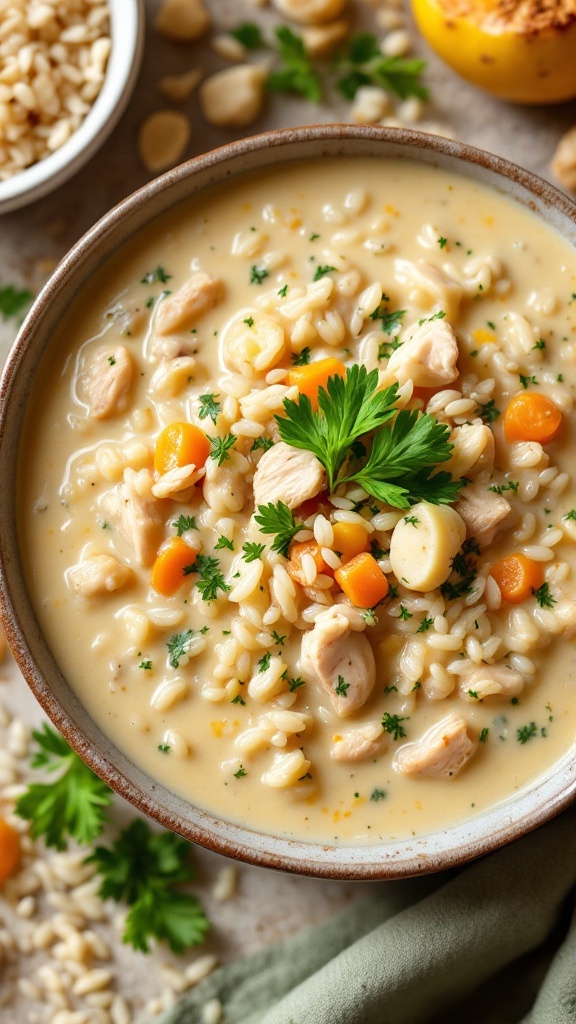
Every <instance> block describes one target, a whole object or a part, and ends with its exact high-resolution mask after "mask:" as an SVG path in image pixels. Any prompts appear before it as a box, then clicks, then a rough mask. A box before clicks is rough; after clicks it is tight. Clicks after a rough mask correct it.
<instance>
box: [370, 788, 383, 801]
mask: <svg viewBox="0 0 576 1024" xmlns="http://www.w3.org/2000/svg"><path fill="white" fill-rule="evenodd" d="M385 796H386V792H385V790H383V789H373V790H372V792H371V794H370V799H371V800H373V801H374V803H378V801H379V800H383V799H384V797H385Z"/></svg>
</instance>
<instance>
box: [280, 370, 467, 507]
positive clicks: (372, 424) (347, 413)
mask: <svg viewBox="0 0 576 1024" xmlns="http://www.w3.org/2000/svg"><path fill="white" fill-rule="evenodd" d="M377 387H378V371H377V370H371V372H370V373H368V372H367V371H366V367H365V366H359V365H358V364H355V365H354V366H352V367H350V368H349V369H347V371H346V377H345V378H344V379H343V378H342V377H338V376H335V377H330V378H329V379H328V382H327V384H326V389H324V388H319V390H318V406H319V409H318V411H317V412H314V410H313V408H312V403H311V402H310V399H309V398H308V396H307V395H303V394H302V395H300V398H299V401H298V402H294V401H292V400H291V399H284V403H283V404H284V413H285V415H283V416H276V422H277V424H278V428H279V432H280V437H281V438H282V440H283V441H286V443H287V444H290V445H292V446H293V447H294V448H302V449H304V451H311V452H313V453H314V455H316V457H317V458H318V459H319V460H320V462H321V463H322V465H323V466H324V468H325V469H326V473H327V476H328V485H329V488H330V491H333V490H334V485H335V482H336V477H337V474H338V471H339V470H340V468H341V467H342V464H343V462H344V460H345V458H346V456H347V454H348V449H349V448H350V446H351V444H352V443H353V442H354V441H356V440H357V439H358V438H359V437H360V436H361V435H362V434H366V433H368V431H370V430H374V429H375V428H376V427H379V426H381V425H382V424H383V423H385V422H386V420H389V419H390V418H391V416H393V415H394V412H395V410H394V402H395V401H396V398H397V394H398V385H397V384H393V385H392V386H391V387H389V388H386V389H385V390H384V391H376V388H377ZM446 430H447V428H446Z"/></svg>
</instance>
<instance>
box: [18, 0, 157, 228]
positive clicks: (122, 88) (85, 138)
mask: <svg viewBox="0 0 576 1024" xmlns="http://www.w3.org/2000/svg"><path fill="white" fill-rule="evenodd" d="M108 4H109V7H110V22H111V36H112V49H111V51H110V56H109V58H108V65H107V68H106V76H105V79H104V84H103V86H102V89H101V90H100V92H99V94H98V96H97V97H96V100H95V101H94V103H93V104H92V106H91V108H90V110H89V112H88V114H87V115H86V117H85V118H84V120H83V121H82V124H81V125H80V127H79V128H78V129H77V131H75V132H74V133H73V135H71V136H70V138H69V139H68V141H67V142H65V143H64V145H63V146H61V147H60V149H57V150H55V152H54V153H51V154H50V156H47V157H45V159H44V160H39V161H38V163H35V164H32V165H31V166H30V167H27V168H26V169H25V170H23V171H20V173H19V174H15V175H13V177H11V178H8V179H7V180H6V181H0V214H2V213H9V212H10V211H11V210H17V209H18V208H19V207H21V206H27V205H28V204H29V203H33V202H34V201H35V200H36V199H41V197H42V196H45V195H47V194H48V193H49V192H52V191H53V190H54V189H56V188H58V187H59V186H60V185H63V184H64V182H65V181H68V179H69V178H71V177H72V175H74V174H76V172H77V171H79V170H80V168H81V167H83V166H84V164H85V163H87V161H88V160H89V159H90V157H91V156H93V155H94V153H95V152H96V150H97V149H99V148H100V146H101V145H102V143H103V142H104V140H105V139H106V138H107V137H108V136H109V135H110V132H111V131H112V129H113V128H114V127H115V126H116V124H117V123H118V121H119V119H120V117H121V115H122V113H123V112H124V110H125V108H126V105H127V103H128V100H129V99H130V96H131V95H132V91H133V89H134V85H135V84H136V79H137V77H138V71H139V69H140V64H141V61H142V52H143V49H144V25H145V18H144V6H143V0H108Z"/></svg>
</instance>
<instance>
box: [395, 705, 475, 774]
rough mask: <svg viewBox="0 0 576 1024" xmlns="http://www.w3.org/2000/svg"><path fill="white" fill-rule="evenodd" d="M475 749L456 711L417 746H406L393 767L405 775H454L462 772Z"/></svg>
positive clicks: (416, 744) (402, 747) (396, 758)
mask: <svg viewBox="0 0 576 1024" xmlns="http://www.w3.org/2000/svg"><path fill="white" fill-rule="evenodd" d="M475 749H476V744H475V743H474V741H473V740H472V739H471V738H470V736H469V735H468V728H467V725H466V722H465V721H464V719H463V718H461V717H460V715H457V714H456V713H455V712H452V713H451V714H449V715H447V717H446V718H443V719H442V721H441V722H438V723H437V725H434V726H432V728H431V729H428V731H427V732H425V733H424V735H423V736H422V737H421V738H420V739H419V740H418V741H417V742H416V743H405V744H403V746H401V747H400V749H399V750H398V751H397V752H396V756H395V757H394V760H393V762H392V764H393V767H394V768H395V770H396V771H397V772H400V774H401V775H425V776H429V777H430V778H435V777H438V776H452V775H456V774H457V773H458V772H459V771H461V770H462V768H463V767H464V765H465V764H466V762H467V761H468V760H469V758H470V757H471V756H472V754H473V753H474V751H475Z"/></svg>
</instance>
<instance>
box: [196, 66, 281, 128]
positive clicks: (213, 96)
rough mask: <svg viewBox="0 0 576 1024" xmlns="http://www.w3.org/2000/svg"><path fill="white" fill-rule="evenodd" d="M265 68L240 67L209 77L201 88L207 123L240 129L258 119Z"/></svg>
mask: <svg viewBox="0 0 576 1024" xmlns="http://www.w3.org/2000/svg"><path fill="white" fill-rule="evenodd" d="M265 78H266V69H265V68H263V67H255V66H254V65H252V64H240V65H239V66H238V67H235V68H226V70H225V71H219V72H218V73H217V74H216V75H211V76H210V78H207V79H206V81H205V82H204V83H203V85H202V87H201V89H200V106H201V107H202V113H203V115H204V117H205V118H206V120H207V121H208V123H209V124H214V125H217V126H218V127H220V128H243V127H244V126H246V125H248V124H252V122H253V121H255V120H256V118H257V117H258V115H259V113H260V111H261V109H262V104H263V102H264V80H265Z"/></svg>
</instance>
